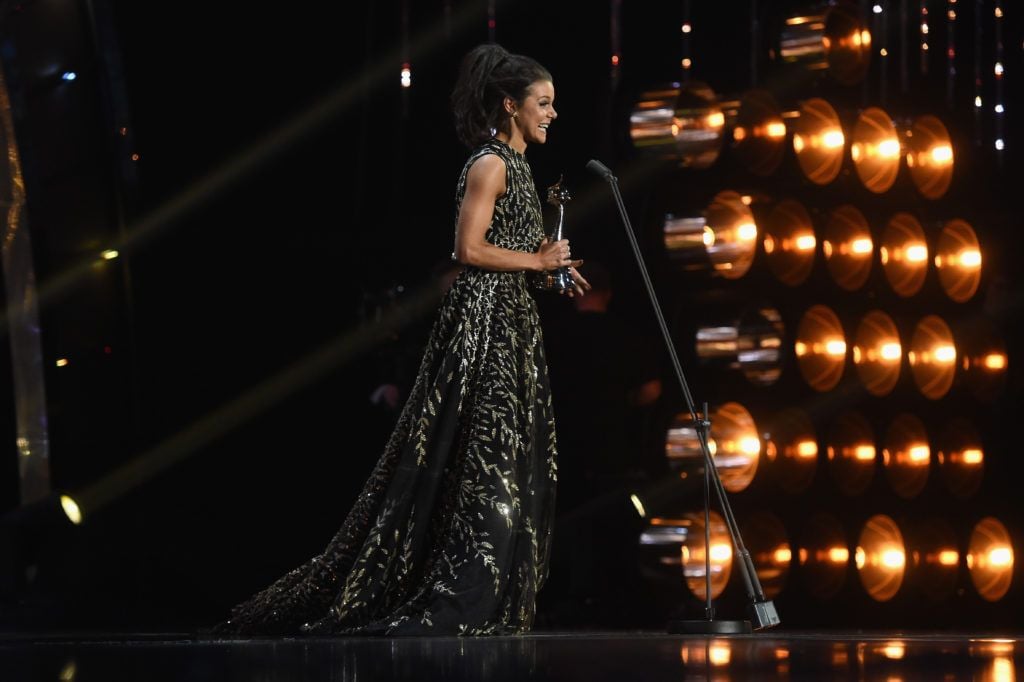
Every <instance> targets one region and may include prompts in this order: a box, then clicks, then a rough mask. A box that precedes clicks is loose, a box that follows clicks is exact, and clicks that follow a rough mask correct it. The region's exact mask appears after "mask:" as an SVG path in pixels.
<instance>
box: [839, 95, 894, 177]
mask: <svg viewBox="0 0 1024 682" xmlns="http://www.w3.org/2000/svg"><path fill="white" fill-rule="evenodd" d="M901 156H902V154H901V151H900V138H899V135H898V133H897V132H896V125H895V124H894V123H893V122H892V119H891V118H889V114H887V113H885V111H883V110H882V109H879V108H877V107H871V108H869V109H865V110H864V111H863V112H861V114H860V116H859V117H858V118H857V123H856V124H855V125H854V127H853V140H852V142H851V143H850V157H851V158H852V159H853V165H854V168H855V169H856V170H857V177H858V178H860V181H861V184H863V185H864V186H865V187H866V188H868V189H869V190H870V191H872V192H874V193H875V194H881V193H883V192H885V191H887V190H888V189H889V188H890V187H892V185H893V183H894V182H896V175H897V174H898V173H899V170H900V157H901Z"/></svg>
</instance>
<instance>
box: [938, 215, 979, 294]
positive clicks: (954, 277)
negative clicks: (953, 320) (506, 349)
mask: <svg viewBox="0 0 1024 682" xmlns="http://www.w3.org/2000/svg"><path fill="white" fill-rule="evenodd" d="M935 267H936V269H937V270H938V271H939V283H940V284H941V285H942V290H943V291H945V292H946V295H947V296H949V297H950V298H951V299H953V300H954V301H956V302H957V303H964V302H966V301H968V300H970V298H971V297H972V296H974V293H975V292H976V291H977V290H978V285H979V284H980V282H981V247H980V246H979V245H978V237H977V236H976V235H975V234H974V228H972V227H971V226H970V224H968V223H967V222H966V221H963V220H959V219H954V220H950V221H949V222H948V223H946V224H945V226H943V228H942V233H941V234H940V235H939V242H938V245H937V246H936V248H935Z"/></svg>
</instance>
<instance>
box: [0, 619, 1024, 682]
mask: <svg viewBox="0 0 1024 682" xmlns="http://www.w3.org/2000/svg"><path fill="white" fill-rule="evenodd" d="M1022 654H1024V636H1010V637H993V636H990V635H984V636H983V635H971V634H945V633H944V634H885V633H878V634H864V633H827V632H820V633H814V632H801V633H796V632H794V633H790V632H785V631H774V632H770V633H765V634H755V635H742V636H733V637H718V638H708V637H692V636H689V637H683V636H674V635H664V634H660V633H613V632H609V633H557V634H554V633H552V634H533V635H529V636H524V637H493V638H475V639H471V638H464V639H459V638H454V637H453V638H447V637H446V638H433V639H423V638H408V639H387V638H334V639H331V638H302V639H297V638H266V639H263V638H259V639H233V640H224V639H210V638H201V637H200V638H190V637H187V636H174V635H125V634H120V635H106V636H103V635H89V636H74V635H68V636H52V635H49V636H32V635H3V636H0V671H3V674H2V675H0V677H2V679H3V680H4V681H5V682H15V681H18V682H20V681H22V680H32V681H35V680H46V681H48V682H92V681H93V680H104V681H106V680H129V679H130V680H149V681H152V682H160V681H162V680H217V681H224V680H236V679H237V680H261V681H265V682H272V681H276V680H282V681H285V680H287V681H289V682H290V681H292V680H303V679H311V680H312V679H316V680H331V681H332V682H364V681H365V682H381V681H386V680H430V681H434V680H488V681H491V680H559V681H567V680H581V681H583V680H586V681H587V682H595V681H600V680H673V681H674V682H678V681H680V680H682V681H686V680H714V681H721V682H727V681H729V680H744V681H747V680H768V679H781V680H839V679H856V680H869V681H870V680H885V681H887V682H899V681H906V682H912V681H913V682H916V681H918V680H943V681H951V682H952V681H957V680H976V681H991V682H1013V681H1014V680H1016V669H1017V667H1018V666H1024V658H1022ZM1022 670H1024V667H1022Z"/></svg>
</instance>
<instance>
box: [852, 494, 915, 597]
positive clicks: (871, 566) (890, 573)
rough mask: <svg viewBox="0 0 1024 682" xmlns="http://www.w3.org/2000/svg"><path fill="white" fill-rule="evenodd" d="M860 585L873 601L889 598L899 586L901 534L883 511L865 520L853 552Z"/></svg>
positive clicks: (902, 556)
mask: <svg viewBox="0 0 1024 682" xmlns="http://www.w3.org/2000/svg"><path fill="white" fill-rule="evenodd" d="M856 563H857V572H858V574H859V575H860V581H861V584H862V585H863V586H864V589H865V590H866V591H867V593H868V594H869V595H871V598H872V599H874V600H875V601H889V600H890V599H892V598H893V597H894V596H896V593H897V592H898V591H899V589H900V585H902V583H903V574H904V570H905V568H906V551H905V548H904V545H903V535H902V534H901V533H900V529H899V527H898V526H897V525H896V522H895V521H893V520H892V519H891V518H889V517H888V516H885V515H884V514H878V515H876V516H872V517H871V518H870V519H868V521H867V523H866V524H864V528H863V529H862V530H861V533H860V541H859V542H858V544H857V551H856Z"/></svg>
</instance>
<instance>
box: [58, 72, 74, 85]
mask: <svg viewBox="0 0 1024 682" xmlns="http://www.w3.org/2000/svg"><path fill="white" fill-rule="evenodd" d="M77 78H78V74H77V73H75V72H74V71H65V72H64V73H62V74H61V75H60V79H61V80H62V81H64V82H65V83H70V82H71V81H73V80H75V79H77Z"/></svg>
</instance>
